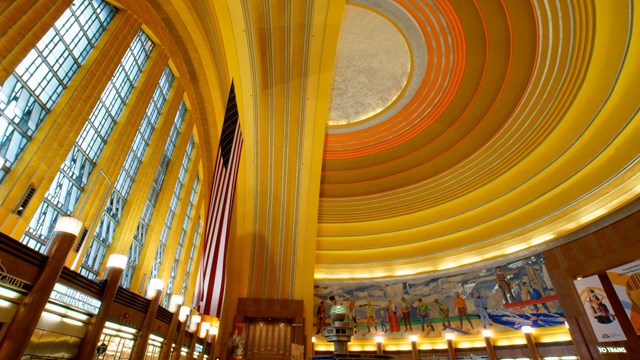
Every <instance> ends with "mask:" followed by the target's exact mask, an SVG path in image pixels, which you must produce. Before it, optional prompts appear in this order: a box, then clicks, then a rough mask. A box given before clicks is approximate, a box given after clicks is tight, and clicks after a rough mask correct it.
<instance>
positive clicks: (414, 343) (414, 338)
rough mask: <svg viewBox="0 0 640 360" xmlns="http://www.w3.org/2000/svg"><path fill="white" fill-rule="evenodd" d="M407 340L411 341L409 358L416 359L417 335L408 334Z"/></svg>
mask: <svg viewBox="0 0 640 360" xmlns="http://www.w3.org/2000/svg"><path fill="white" fill-rule="evenodd" d="M409 341H411V358H412V359H413V360H418V336H416V335H411V336H409Z"/></svg>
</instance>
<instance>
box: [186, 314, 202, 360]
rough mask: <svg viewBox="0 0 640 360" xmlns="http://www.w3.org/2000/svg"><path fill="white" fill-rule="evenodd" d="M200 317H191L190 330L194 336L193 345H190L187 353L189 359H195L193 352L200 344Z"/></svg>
mask: <svg viewBox="0 0 640 360" xmlns="http://www.w3.org/2000/svg"><path fill="white" fill-rule="evenodd" d="M201 319H202V318H201V317H200V315H193V316H192V317H191V323H190V324H189V330H190V332H191V334H193V336H191V343H189V350H188V351H187V359H193V350H194V349H195V348H196V342H198V328H199V327H200V326H199V324H200V320H201Z"/></svg>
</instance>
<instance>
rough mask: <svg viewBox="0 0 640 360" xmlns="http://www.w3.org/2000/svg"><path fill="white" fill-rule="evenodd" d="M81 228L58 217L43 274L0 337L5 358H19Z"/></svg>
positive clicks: (71, 219)
mask: <svg viewBox="0 0 640 360" xmlns="http://www.w3.org/2000/svg"><path fill="white" fill-rule="evenodd" d="M80 229H82V223H81V222H80V221H78V220H76V219H73V218H70V217H61V218H60V219H58V222H57V223H56V226H55V228H54V229H53V234H52V236H51V241H50V243H49V246H48V247H47V249H46V255H47V256H48V257H49V259H48V260H47V262H46V264H45V265H44V269H42V271H41V273H40V277H39V278H38V280H36V282H35V283H34V284H33V288H32V289H31V292H30V293H29V295H27V296H26V297H25V298H24V299H23V300H22V303H21V304H20V305H19V306H18V309H17V310H16V313H15V315H14V316H13V319H12V320H11V322H10V323H9V325H8V327H7V331H6V333H5V336H4V337H3V338H2V340H0V354H2V358H3V359H20V358H21V357H22V354H23V353H24V351H25V349H26V348H27V345H29V340H30V339H31V335H32V334H33V331H34V330H35V328H36V325H37V324H38V320H39V319H40V316H41V315H42V311H43V310H44V307H45V306H46V305H47V302H49V296H50V295H51V291H52V290H53V287H54V286H55V285H56V281H57V280H58V277H60V273H61V272H62V268H63V267H64V263H65V261H66V259H67V256H68V255H69V252H70V251H71V247H72V246H73V243H74V242H75V240H76V237H77V236H78V233H79V232H80Z"/></svg>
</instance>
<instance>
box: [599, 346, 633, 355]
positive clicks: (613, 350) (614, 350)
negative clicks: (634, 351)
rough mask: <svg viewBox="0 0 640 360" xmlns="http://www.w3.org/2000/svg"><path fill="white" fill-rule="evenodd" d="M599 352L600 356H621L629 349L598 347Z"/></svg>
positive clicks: (622, 347)
mask: <svg viewBox="0 0 640 360" xmlns="http://www.w3.org/2000/svg"><path fill="white" fill-rule="evenodd" d="M597 348H598V352H599V353H600V354H620V353H625V354H626V353H627V349H625V347H624V346H598V347H597Z"/></svg>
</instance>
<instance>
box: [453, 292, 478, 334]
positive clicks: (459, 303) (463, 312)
mask: <svg viewBox="0 0 640 360" xmlns="http://www.w3.org/2000/svg"><path fill="white" fill-rule="evenodd" d="M453 306H454V307H455V308H456V311H457V312H458V322H459V323H460V329H462V317H463V316H464V317H466V318H467V322H469V325H470V326H471V328H472V329H473V324H472V323H471V319H469V313H468V312H467V302H466V301H465V300H464V298H462V296H460V293H459V292H457V291H456V298H455V299H453Z"/></svg>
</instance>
